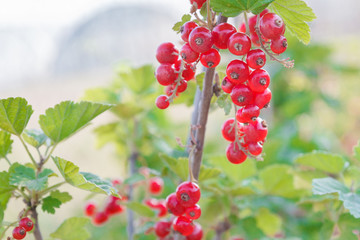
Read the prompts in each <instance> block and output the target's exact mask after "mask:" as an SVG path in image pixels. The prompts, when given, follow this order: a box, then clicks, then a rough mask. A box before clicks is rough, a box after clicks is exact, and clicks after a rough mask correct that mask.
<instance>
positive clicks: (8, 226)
mask: <svg viewBox="0 0 360 240" xmlns="http://www.w3.org/2000/svg"><path fill="white" fill-rule="evenodd" d="M16 224H18V221H15V222H12V223H10V224H9V225H7V226H6V228H4V230H3V232H2V234H1V236H0V239H3V237H4V236H5V233H6V231H7V230H9V228H10V227H12V226H16Z"/></svg>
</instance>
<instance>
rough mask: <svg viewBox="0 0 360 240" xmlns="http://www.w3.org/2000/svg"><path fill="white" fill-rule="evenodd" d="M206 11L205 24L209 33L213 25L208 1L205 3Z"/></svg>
mask: <svg viewBox="0 0 360 240" xmlns="http://www.w3.org/2000/svg"><path fill="white" fill-rule="evenodd" d="M206 11H207V24H208V28H209V29H210V31H211V30H212V29H213V27H214V24H213V21H212V20H213V19H212V13H211V10H210V0H207V1H206Z"/></svg>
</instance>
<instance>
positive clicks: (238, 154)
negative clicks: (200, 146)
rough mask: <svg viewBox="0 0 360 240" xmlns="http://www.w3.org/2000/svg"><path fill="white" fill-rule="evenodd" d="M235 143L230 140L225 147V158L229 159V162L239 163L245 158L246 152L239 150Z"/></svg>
mask: <svg viewBox="0 0 360 240" xmlns="http://www.w3.org/2000/svg"><path fill="white" fill-rule="evenodd" d="M237 145H238V144H237V143H235V142H232V143H230V144H229V146H228V147H227V148H226V158H227V159H228V160H229V162H231V163H234V164H240V163H242V162H244V161H245V160H246V158H247V156H246V154H245V153H244V152H243V151H242V150H240V149H239V146H237Z"/></svg>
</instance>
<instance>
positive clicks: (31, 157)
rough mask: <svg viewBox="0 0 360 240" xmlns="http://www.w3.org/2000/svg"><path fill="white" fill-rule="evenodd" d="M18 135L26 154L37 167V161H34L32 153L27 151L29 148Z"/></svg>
mask: <svg viewBox="0 0 360 240" xmlns="http://www.w3.org/2000/svg"><path fill="white" fill-rule="evenodd" d="M18 137H19V139H20V142H21V144H22V145H23V146H24V148H25V150H26V152H27V154H28V155H29V157H30V160H31V162H32V163H33V164H34V166H35V167H38V165H37V163H36V162H35V159H34V157H33V155H32V154H31V152H30V151H29V148H28V147H27V145H26V143H25V142H24V140H23V139H22V137H21V135H19V136H18Z"/></svg>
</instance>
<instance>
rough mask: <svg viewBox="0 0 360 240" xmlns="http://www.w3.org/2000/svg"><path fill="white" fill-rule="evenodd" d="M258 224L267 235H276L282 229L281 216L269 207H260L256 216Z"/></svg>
mask: <svg viewBox="0 0 360 240" xmlns="http://www.w3.org/2000/svg"><path fill="white" fill-rule="evenodd" d="M255 220H256V226H257V227H258V228H259V229H261V231H263V232H264V233H265V234H266V235H267V236H274V235H275V234H276V233H278V232H279V231H280V230H281V224H282V220H281V218H280V217H279V216H278V215H276V214H273V213H271V212H270V211H269V209H267V208H260V209H259V211H258V212H257V214H256V216H255Z"/></svg>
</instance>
